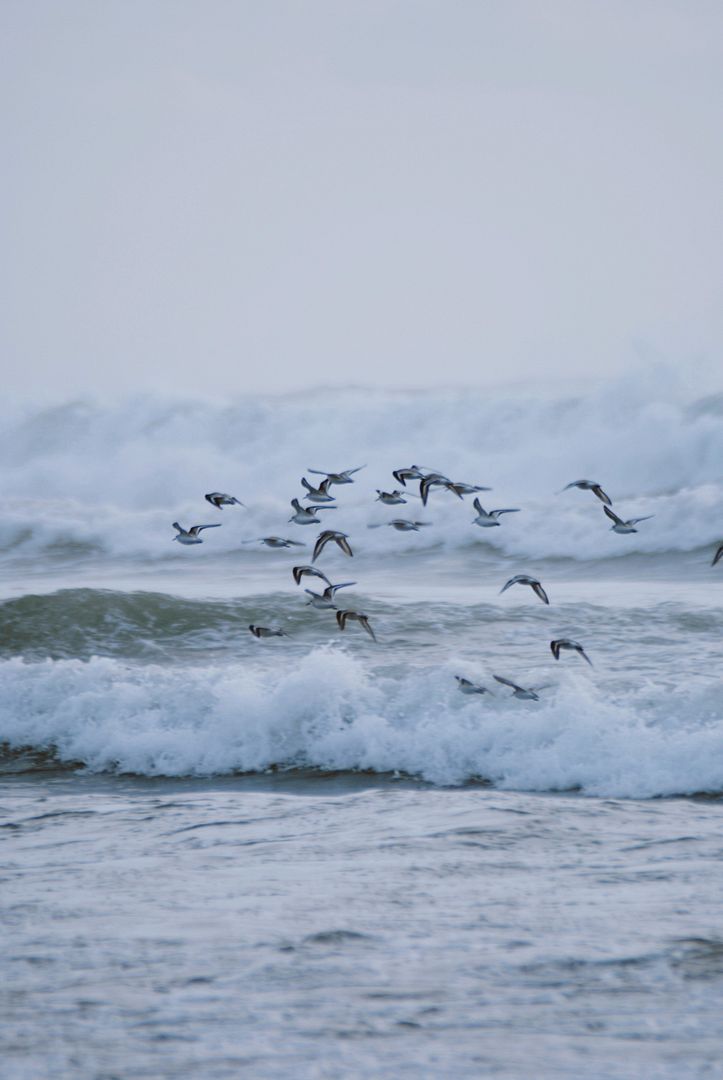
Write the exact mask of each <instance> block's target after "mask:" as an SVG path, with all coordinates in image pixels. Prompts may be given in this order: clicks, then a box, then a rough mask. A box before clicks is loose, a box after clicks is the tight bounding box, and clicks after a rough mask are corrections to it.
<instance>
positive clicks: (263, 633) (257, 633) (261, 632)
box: [249, 623, 289, 638]
mask: <svg viewBox="0 0 723 1080" xmlns="http://www.w3.org/2000/svg"><path fill="white" fill-rule="evenodd" d="M249 630H250V631H251V633H252V634H253V635H254V637H255V638H262V637H288V636H289V635H288V634H287V633H286V631H285V630H276V629H274V628H272V627H270V626H254V624H253V623H251V625H250V626H249Z"/></svg>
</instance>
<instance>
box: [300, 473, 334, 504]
mask: <svg viewBox="0 0 723 1080" xmlns="http://www.w3.org/2000/svg"><path fill="white" fill-rule="evenodd" d="M330 483H331V481H330V480H328V479H327V480H322V481H321V483H320V484H319V486H318V487H314V486H313V485H312V484H310V483H309V481H308V480H307V479H306V477H305V476H302V478H301V485H302V487H305V488H306V492H307V493H306V495H304V498H305V499H311V500H312V501H313V502H334V496H333V495H330V494H329V484H330Z"/></svg>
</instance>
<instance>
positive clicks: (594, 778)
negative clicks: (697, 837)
mask: <svg viewBox="0 0 723 1080" xmlns="http://www.w3.org/2000/svg"><path fill="white" fill-rule="evenodd" d="M454 670H457V669H456V667H455V666H454V665H452V664H451V663H450V664H448V665H446V666H445V667H444V668H443V669H442V670H441V671H440V670H438V669H437V670H434V671H430V670H427V669H424V670H415V671H410V672H408V673H406V674H405V675H404V676H402V677H392V676H383V675H379V674H378V673H377V674H374V673H372V672H371V671H370V670H368V669H367V668H366V667H365V665H364V663H363V662H362V661H361V660H359V659H358V658H355V657H353V656H351V655H348V654H346V653H344V652H341V651H339V650H335V649H330V648H318V649H316V650H315V651H313V652H311V653H309V654H307V655H306V656H304V657H302V658H300V659H298V660H297V661H295V662H294V663H291V662H289V663H288V664H287V666H286V668H285V670H284V673H283V674H279V671H278V668H277V669H275V670H274V671H270V670H268V669H264V668H261V667H257V666H254V665H253V664H251V663H249V662H246V663H243V664H238V665H229V664H223V665H206V666H203V667H200V666H198V667H187V668H183V669H179V668H172V667H168V666H160V665H146V666H142V667H141V666H133V665H126V664H123V663H122V662H120V661H118V660H116V659H112V658H96V659H93V660H90V661H89V662H83V661H80V660H55V661H53V660H46V661H43V662H41V663H27V662H25V661H23V660H21V659H17V658H16V659H11V660H6V661H4V662H2V664H0V677H1V678H2V682H3V687H4V690H3V695H2V700H1V701H0V745H2V747H3V752H4V768H5V770H12V769H13V768H18V769H24V768H27V767H28V762H29V761H30V762H35V763H37V760H38V758H39V757H45V759H46V761H47V760H50V761H52V762H54V763H56V764H66V765H72V766H77V765H82V766H84V767H85V768H87V769H89V770H92V771H111V772H120V773H133V774H141V775H145V776H213V775H221V774H229V773H234V772H243V773H248V772H263V771H267V770H269V769H279V768H280V769H301V768H303V769H309V768H312V769H317V770H333V771H339V770H344V771H349V770H371V771H373V772H377V773H390V772H399V773H404V774H409V775H412V776H416V777H419V778H421V779H422V780H425V781H428V782H429V783H432V784H438V785H457V784H462V783H465V782H467V781H475V780H477V781H488V782H491V783H493V784H495V785H497V786H499V787H501V788H510V789H517V790H530V791H550V790H570V789H577V790H581V791H583V792H585V793H586V794H589V795H599V796H617V797H634V798H648V797H651V796H663V795H676V794H677V795H681V794H692V793H699V792H708V793H720V792H723V725H722V724H721V721H722V720H723V694H722V691H723V685H722V684H721V682H720V681H715V683H712V684H711V683H709V684H708V685H703V686H697V687H693V688H692V689H691V688H690V687H685V686H681V687H680V688H679V689H677V690H674V691H672V692H671V691H670V690H669V689H666V690H662V689H661V688H656V687H655V686H653V685H652V684H648V683H643V684H641V685H639V686H637V687H636V688H635V689H632V690H628V691H625V692H622V691H621V692H619V693H618V694H615V695H613V694H610V693H608V692H606V693H604V694H603V693H601V692H600V690H599V689H598V688H596V686H595V685H594V684H593V683H591V682H590V681H588V680H586V679H585V678H584V677H583V676H582V675H580V674H578V673H577V672H571V671H570V670H569V669H568V672H567V673H566V674H565V676H564V677H563V678H562V679H561V681H560V683H559V685H558V686H557V688H556V689H553V690H552V691H550V692H549V694H547V695H543V699H542V700H541V701H540V702H537V703H535V702H521V701H517V700H515V699H514V698H512V697H509V696H507V695H506V694H505V693H501V694H499V695H498V696H496V697H495V698H490V697H489V696H488V695H485V696H484V698H475V699H472V700H470V699H468V698H465V697H463V696H462V695H460V694H458V693H457V692H456V691H455V690H454V689H450V687H451V686H453V685H454V683H453V680H452V677H451V674H452V672H453V671H454Z"/></svg>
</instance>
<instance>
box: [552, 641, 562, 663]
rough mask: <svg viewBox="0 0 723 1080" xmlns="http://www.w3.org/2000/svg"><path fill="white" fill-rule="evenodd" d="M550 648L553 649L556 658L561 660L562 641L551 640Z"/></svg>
mask: <svg viewBox="0 0 723 1080" xmlns="http://www.w3.org/2000/svg"><path fill="white" fill-rule="evenodd" d="M550 648H551V649H552V655H553V656H554V657H555V659H556V660H559V659H560V642H559V641H551V642H550Z"/></svg>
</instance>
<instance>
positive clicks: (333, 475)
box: [306, 465, 366, 484]
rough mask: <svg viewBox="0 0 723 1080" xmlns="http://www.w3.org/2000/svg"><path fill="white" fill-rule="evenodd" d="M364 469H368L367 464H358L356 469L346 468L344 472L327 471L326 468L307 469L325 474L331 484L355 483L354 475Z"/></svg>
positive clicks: (321, 474) (316, 473)
mask: <svg viewBox="0 0 723 1080" xmlns="http://www.w3.org/2000/svg"><path fill="white" fill-rule="evenodd" d="M362 469H366V465H357V467H356V469H344V471H343V472H326V470H325V469H307V470H306V471H307V472H310V473H314V474H315V475H316V476H325V477H326V479H327V480H328V482H329V483H330V484H353V483H354V481H353V480H352V476H353V475H354V473H357V472H360V471H361V470H362Z"/></svg>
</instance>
